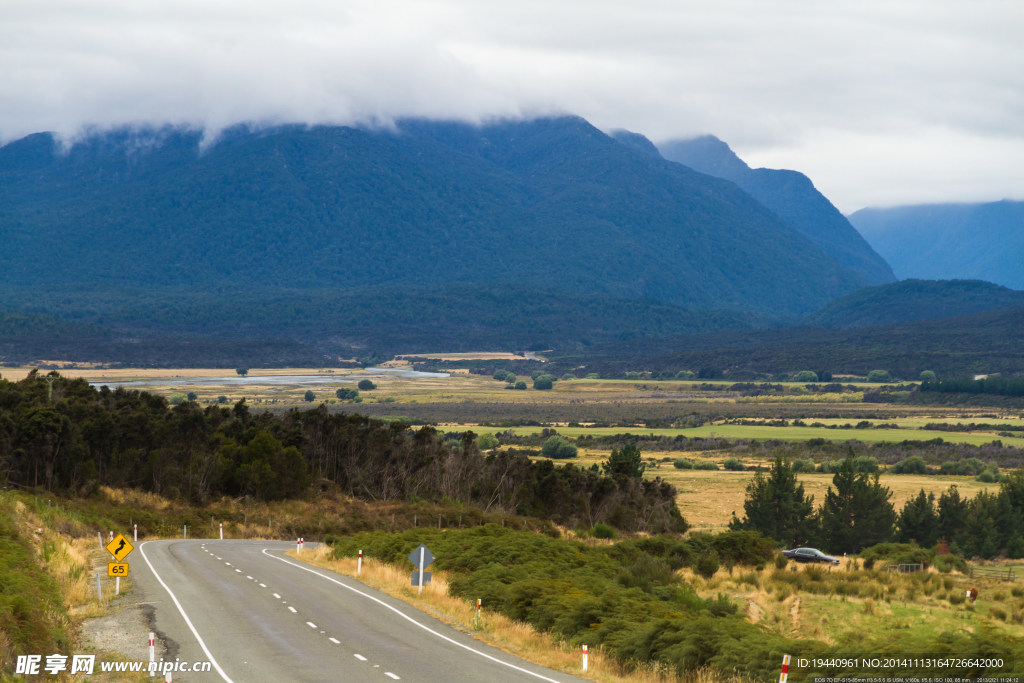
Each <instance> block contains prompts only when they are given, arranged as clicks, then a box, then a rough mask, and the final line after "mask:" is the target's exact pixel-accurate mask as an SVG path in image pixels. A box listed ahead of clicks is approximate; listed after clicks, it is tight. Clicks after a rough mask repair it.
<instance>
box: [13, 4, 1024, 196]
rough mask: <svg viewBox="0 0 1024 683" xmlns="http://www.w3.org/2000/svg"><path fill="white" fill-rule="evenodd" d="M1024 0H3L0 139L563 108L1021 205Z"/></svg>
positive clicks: (833, 184)
mask: <svg viewBox="0 0 1024 683" xmlns="http://www.w3.org/2000/svg"><path fill="white" fill-rule="evenodd" d="M1022 36H1024V2H1022V1H1021V0H956V1H953V0H910V1H901V0H880V1H876V0H665V1H660V0H515V1H514V2H512V1H510V0H503V1H502V2H491V1H490V0H461V1H460V0H290V1H289V2H284V1H283V0H281V1H278V0H88V1H83V0H63V1H61V0H0V141H2V142H8V141H10V140H12V139H15V138H18V137H21V136H23V135H25V134H28V133H32V132H37V131H42V130H53V131H57V132H60V133H62V134H64V135H66V136H73V135H74V134H76V133H77V132H79V131H81V130H82V129H83V127H85V126H99V127H105V126H109V125H112V124H138V123H174V124H189V125H194V126H206V127H208V128H211V129H216V128H218V127H222V126H225V125H229V124H232V123H236V122H241V121H249V122H257V123H276V122H296V121H300V122H302V121H306V122H330V123H355V122H367V121H387V120H389V119H391V118H395V117H400V116H407V115H423V116H429V117H445V118H462V119H470V120H486V119H489V118H494V117H508V116H533V115H539V114H559V113H572V114H578V115H580V116H583V117H584V118H586V119H587V120H589V121H590V122H591V123H593V124H594V125H596V126H597V127H599V128H601V129H603V130H612V129H617V128H626V129H629V130H632V131H635V132H638V133H642V134H644V135H646V136H647V137H648V138H650V139H652V140H653V141H655V142H659V141H664V140H668V139H673V138H684V137H692V136H694V135H698V134H703V133H711V134H714V135H717V136H718V137H720V138H722V139H723V140H725V141H726V142H728V143H729V144H730V145H731V146H732V148H733V149H734V150H735V151H736V152H737V153H738V154H739V155H740V156H741V157H742V158H743V159H744V160H745V161H747V162H748V163H749V164H750V165H751V166H767V167H770V168H793V169H796V170H799V171H802V172H804V173H806V174H807V175H809V176H810V177H811V179H812V180H813V181H814V183H815V185H816V186H817V187H818V188H819V189H820V190H821V191H822V192H824V193H825V194H826V196H828V197H829V198H830V199H831V200H832V201H833V203H835V204H836V205H837V206H838V207H839V208H840V209H841V210H842V211H844V212H847V213H848V212H851V211H854V210H856V209H858V208H861V207H863V206H887V205H895V204H909V203H922V202H935V201H991V200H998V199H1003V198H1010V199H1024V39H1022Z"/></svg>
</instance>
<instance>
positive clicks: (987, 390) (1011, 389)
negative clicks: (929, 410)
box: [921, 377, 1024, 396]
mask: <svg viewBox="0 0 1024 683" xmlns="http://www.w3.org/2000/svg"><path fill="white" fill-rule="evenodd" d="M921 391H925V392H928V391H931V392H939V393H947V394H949V393H956V394H996V395H999V396H1024V377H984V378H981V379H972V378H960V379H943V380H936V381H929V382H922V383H921Z"/></svg>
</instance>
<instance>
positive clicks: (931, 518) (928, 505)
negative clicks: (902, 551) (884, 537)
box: [897, 489, 939, 548]
mask: <svg viewBox="0 0 1024 683" xmlns="http://www.w3.org/2000/svg"><path fill="white" fill-rule="evenodd" d="M897 525H898V526H899V529H900V531H899V536H898V538H899V540H900V542H902V543H910V542H914V543H917V544H918V545H920V546H922V547H925V548H930V547H932V546H933V545H935V543H936V542H937V541H938V540H939V515H938V512H936V510H935V494H934V493H929V494H927V495H926V494H925V492H924V489H921V492H920V493H918V494H917V496H916V497H914V498H913V499H911V500H908V501H907V504H906V505H904V506H903V510H901V511H900V516H899V520H898V521H897Z"/></svg>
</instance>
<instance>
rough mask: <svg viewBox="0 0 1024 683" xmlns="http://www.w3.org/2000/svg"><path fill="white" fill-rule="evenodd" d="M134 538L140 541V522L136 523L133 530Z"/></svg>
mask: <svg viewBox="0 0 1024 683" xmlns="http://www.w3.org/2000/svg"><path fill="white" fill-rule="evenodd" d="M132 540H133V541H135V542H136V543H138V542H139V525H138V524H136V525H135V528H134V529H133V530H132Z"/></svg>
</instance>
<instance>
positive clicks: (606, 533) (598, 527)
mask: <svg viewBox="0 0 1024 683" xmlns="http://www.w3.org/2000/svg"><path fill="white" fill-rule="evenodd" d="M590 533H591V534H593V536H594V538H616V537H617V536H618V534H616V533H615V529H613V528H612V527H611V526H610V525H608V524H605V523H604V522H598V523H597V524H595V525H594V528H593V529H591V532H590Z"/></svg>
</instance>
